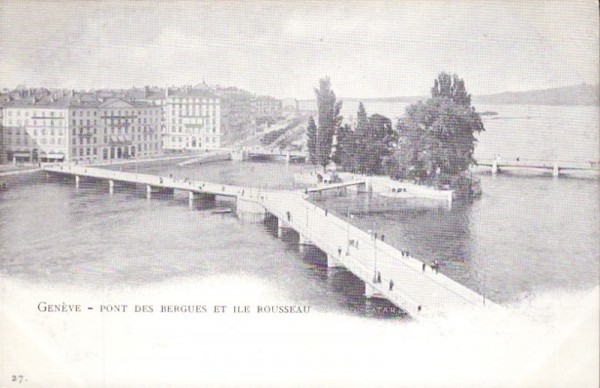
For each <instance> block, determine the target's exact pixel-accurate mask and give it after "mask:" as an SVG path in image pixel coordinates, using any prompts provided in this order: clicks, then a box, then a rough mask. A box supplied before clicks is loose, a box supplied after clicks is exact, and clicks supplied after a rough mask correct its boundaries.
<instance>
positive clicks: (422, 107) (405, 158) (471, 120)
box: [388, 73, 484, 184]
mask: <svg viewBox="0 0 600 388" xmlns="http://www.w3.org/2000/svg"><path fill="white" fill-rule="evenodd" d="M483 130H484V128H483V123H482V121H481V118H480V117H479V114H478V113H477V112H476V111H475V108H473V107H472V106H471V96H470V95H469V94H468V93H467V92H466V89H465V84H464V81H463V80H462V79H460V78H458V76H457V75H454V76H450V75H448V74H446V73H441V74H440V75H439V76H438V78H437V79H436V80H435V81H434V86H433V88H432V90H431V98H429V99H428V100H427V101H425V102H419V103H417V104H413V105H411V106H409V107H408V108H407V109H406V115H405V117H404V118H403V119H401V120H400V121H399V123H398V127H397V131H398V136H399V141H398V147H397V150H396V152H395V154H394V160H393V162H392V163H390V166H388V167H389V171H388V172H389V173H390V174H391V175H393V176H395V177H397V178H416V179H418V180H421V181H428V182H431V183H437V184H450V183H452V180H453V179H454V178H455V177H457V176H459V175H460V174H462V173H463V172H465V171H466V170H467V169H468V168H469V166H471V165H472V164H473V163H475V160H474V159H473V153H474V151H475V144H476V142H477V139H476V137H475V135H476V134H477V133H479V132H481V131H483Z"/></svg>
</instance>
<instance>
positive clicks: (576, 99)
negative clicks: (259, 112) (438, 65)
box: [298, 84, 599, 106]
mask: <svg viewBox="0 0 600 388" xmlns="http://www.w3.org/2000/svg"><path fill="white" fill-rule="evenodd" d="M598 96H599V86H598V85H588V84H581V85H572V86H564V87H560V88H551V89H541V90H529V91H525V92H503V93H496V94H488V95H480V96H473V97H472V100H473V104H476V105H544V106H598V104H599V97H598ZM427 98H428V96H399V97H370V98H357V97H345V98H340V100H341V101H347V102H360V101H362V102H364V103H373V102H374V103H409V104H411V103H416V102H419V101H425V100H427ZM298 102H299V103H305V104H308V103H313V104H316V100H315V99H305V100H298Z"/></svg>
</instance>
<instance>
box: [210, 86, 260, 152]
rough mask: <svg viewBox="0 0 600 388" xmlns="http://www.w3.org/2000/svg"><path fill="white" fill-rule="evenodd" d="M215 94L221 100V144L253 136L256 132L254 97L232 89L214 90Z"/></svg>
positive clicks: (243, 91)
mask: <svg viewBox="0 0 600 388" xmlns="http://www.w3.org/2000/svg"><path fill="white" fill-rule="evenodd" d="M215 93H216V94H217V95H218V96H219V98H220V99H221V127H222V130H221V131H222V133H223V143H224V144H233V143H235V142H237V141H240V140H243V139H245V138H247V137H248V136H251V135H253V134H254V132H255V130H256V120H255V119H256V116H255V114H254V105H253V100H254V95H252V94H251V93H248V92H247V91H245V90H242V89H238V88H234V87H228V88H216V90H215Z"/></svg>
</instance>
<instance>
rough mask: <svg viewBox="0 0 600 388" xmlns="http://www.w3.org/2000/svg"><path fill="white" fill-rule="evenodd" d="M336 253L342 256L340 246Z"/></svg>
mask: <svg viewBox="0 0 600 388" xmlns="http://www.w3.org/2000/svg"><path fill="white" fill-rule="evenodd" d="M338 255H339V256H340V257H341V256H342V247H338Z"/></svg>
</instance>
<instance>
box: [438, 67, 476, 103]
mask: <svg viewBox="0 0 600 388" xmlns="http://www.w3.org/2000/svg"><path fill="white" fill-rule="evenodd" d="M437 97H446V98H449V99H451V100H452V101H454V102H456V103H457V104H459V105H464V106H471V95H470V94H468V93H467V91H466V89H465V81H463V80H462V79H460V78H458V75H456V74H454V75H452V76H450V74H446V73H440V74H439V75H438V77H437V79H435V80H434V81H433V88H431V98H437Z"/></svg>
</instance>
